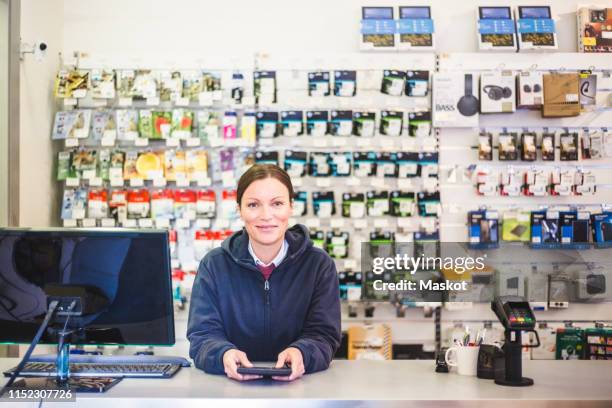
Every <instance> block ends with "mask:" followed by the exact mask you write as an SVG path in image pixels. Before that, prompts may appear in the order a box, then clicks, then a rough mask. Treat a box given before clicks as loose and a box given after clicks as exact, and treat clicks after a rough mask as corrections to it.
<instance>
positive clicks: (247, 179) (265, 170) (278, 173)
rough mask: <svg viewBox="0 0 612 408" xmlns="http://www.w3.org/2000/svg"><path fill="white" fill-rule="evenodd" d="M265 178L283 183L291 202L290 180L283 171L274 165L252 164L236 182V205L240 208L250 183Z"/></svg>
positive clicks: (291, 189)
mask: <svg viewBox="0 0 612 408" xmlns="http://www.w3.org/2000/svg"><path fill="white" fill-rule="evenodd" d="M267 178H274V179H277V180H278V181H280V182H281V183H283V184H284V185H285V187H287V191H288V192H289V201H292V200H293V194H294V193H293V185H292V184H291V178H290V177H289V175H288V174H287V172H286V171H285V170H283V169H281V168H280V167H278V166H277V165H275V164H254V165H252V166H251V167H249V169H248V170H247V171H245V172H244V174H243V175H242V176H240V180H238V191H237V197H236V201H237V202H238V205H239V206H240V202H241V201H242V196H243V195H244V192H245V191H246V189H247V188H248V187H249V186H250V185H251V183H253V182H254V181H257V180H263V179H267Z"/></svg>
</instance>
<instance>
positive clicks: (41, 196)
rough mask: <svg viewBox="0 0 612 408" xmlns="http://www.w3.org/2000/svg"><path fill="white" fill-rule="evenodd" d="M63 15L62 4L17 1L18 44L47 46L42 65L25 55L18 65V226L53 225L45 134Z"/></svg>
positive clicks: (54, 200)
mask: <svg viewBox="0 0 612 408" xmlns="http://www.w3.org/2000/svg"><path fill="white" fill-rule="evenodd" d="M63 13H64V2H63V1H62V0H22V2H21V39H22V41H23V42H25V43H30V44H32V43H35V42H37V41H44V42H46V43H47V44H48V47H49V48H48V52H47V57H46V58H45V60H44V61H43V62H38V61H36V60H35V59H34V57H33V56H32V55H31V54H29V55H27V56H26V58H25V59H24V61H22V62H21V66H20V76H21V78H20V79H21V81H20V85H21V89H20V97H21V100H20V109H21V117H20V128H21V135H20V137H21V142H20V146H19V148H20V203H21V204H20V208H19V213H20V214H19V225H20V226H35V227H42V226H50V225H57V224H58V221H57V220H58V218H59V217H58V211H59V210H58V208H59V204H58V201H59V198H58V196H57V194H58V192H57V184H56V182H55V179H54V177H53V176H54V170H55V168H54V166H55V154H54V150H53V144H52V143H51V136H50V135H51V127H52V124H53V115H54V114H55V111H56V101H55V100H54V98H53V94H52V89H53V82H54V79H55V75H56V73H57V70H58V69H59V66H60V63H59V52H60V50H61V44H62V35H63V32H62V28H63V19H64V14H63Z"/></svg>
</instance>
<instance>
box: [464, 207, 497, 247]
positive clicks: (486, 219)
mask: <svg viewBox="0 0 612 408" xmlns="http://www.w3.org/2000/svg"><path fill="white" fill-rule="evenodd" d="M468 224H469V234H470V237H469V239H470V247H471V248H496V247H497V246H498V245H499V214H498V213H497V212H496V211H484V210H481V211H470V212H468Z"/></svg>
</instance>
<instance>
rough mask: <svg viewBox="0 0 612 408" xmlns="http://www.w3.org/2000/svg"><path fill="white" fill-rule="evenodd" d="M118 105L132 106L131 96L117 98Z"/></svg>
mask: <svg viewBox="0 0 612 408" xmlns="http://www.w3.org/2000/svg"><path fill="white" fill-rule="evenodd" d="M119 106H132V98H119Z"/></svg>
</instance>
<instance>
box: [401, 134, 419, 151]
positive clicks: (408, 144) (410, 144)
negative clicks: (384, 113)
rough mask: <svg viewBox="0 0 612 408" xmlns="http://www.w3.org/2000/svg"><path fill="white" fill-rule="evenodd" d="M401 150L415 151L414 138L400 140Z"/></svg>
mask: <svg viewBox="0 0 612 408" xmlns="http://www.w3.org/2000/svg"><path fill="white" fill-rule="evenodd" d="M402 149H403V150H408V151H413V150H417V149H416V139H415V138H414V137H409V138H407V139H404V140H402Z"/></svg>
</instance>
